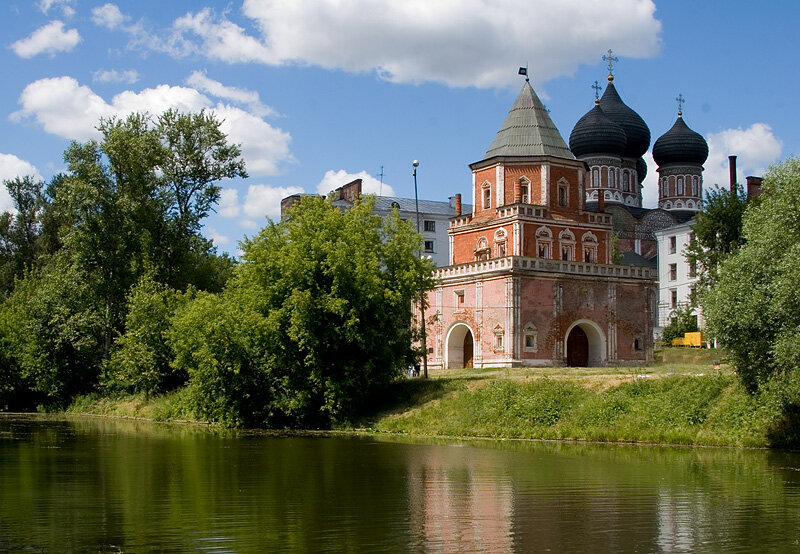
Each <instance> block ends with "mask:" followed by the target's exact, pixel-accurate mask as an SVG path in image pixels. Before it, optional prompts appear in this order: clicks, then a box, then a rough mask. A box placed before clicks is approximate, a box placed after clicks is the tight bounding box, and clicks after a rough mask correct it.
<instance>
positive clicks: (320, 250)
mask: <svg viewBox="0 0 800 554" xmlns="http://www.w3.org/2000/svg"><path fill="white" fill-rule="evenodd" d="M373 203H374V200H372V199H369V198H367V199H365V200H359V201H357V202H356V203H355V205H354V206H353V207H352V208H350V209H348V210H347V211H342V210H340V209H338V208H337V207H335V206H333V204H332V202H331V201H330V200H325V199H322V198H319V197H306V198H303V199H302V201H301V202H300V203H299V204H298V205H296V206H295V207H293V208H292V209H290V210H289V211H288V213H287V217H286V219H285V220H284V221H283V222H281V223H272V222H271V223H269V224H268V225H267V227H266V228H264V229H263V230H262V231H261V232H260V233H259V234H258V235H257V236H256V237H254V238H252V239H249V240H246V241H244V244H243V250H244V255H243V258H244V262H243V263H242V264H241V265H240V266H239V267H238V268H237V270H236V275H235V277H234V278H233V279H232V280H231V281H230V282H229V284H228V286H227V288H226V290H225V292H224V293H223V294H222V295H220V296H219V297H216V298H214V299H213V300H212V299H209V298H208V297H204V299H203V300H202V301H200V302H196V303H193V305H192V306H191V307H190V308H189V310H187V312H186V314H185V315H184V316H182V317H180V318H178V320H177V321H176V325H175V328H174V329H173V331H172V334H171V335H170V337H171V339H170V340H171V343H172V345H173V348H174V349H175V351H176V362H175V364H176V367H178V368H181V369H185V370H186V371H187V373H188V374H189V376H190V381H189V387H190V390H191V391H192V395H191V397H192V398H194V399H195V402H196V405H195V409H196V410H197V411H198V412H200V413H203V414H207V415H214V414H219V415H220V416H221V417H225V418H226V419H227V420H232V421H245V422H248V423H252V424H266V425H276V426H300V427H318V426H329V425H330V424H331V423H332V422H334V421H340V420H347V419H350V418H352V417H353V416H354V415H355V414H356V413H358V410H359V409H360V408H361V407H362V406H363V405H364V403H365V402H366V401H367V400H368V399H369V398H370V395H372V394H374V393H375V391H378V390H380V389H381V388H382V387H384V386H385V385H387V384H388V383H389V382H391V381H392V380H393V379H395V378H396V377H397V376H399V375H401V374H402V372H403V370H404V369H405V368H406V367H407V364H408V362H409V360H410V359H411V358H412V357H413V355H414V351H413V348H412V338H413V331H412V327H411V323H412V312H411V310H412V301H414V300H416V301H422V299H423V298H424V293H425V292H426V291H427V290H429V289H430V288H431V287H432V286H433V281H432V279H433V267H432V262H430V260H425V259H420V258H419V257H418V256H417V252H418V251H419V248H420V245H421V237H420V236H419V234H418V233H416V232H415V231H414V230H413V229H412V228H411V225H410V224H409V223H407V222H404V221H402V220H400V218H399V216H398V215H397V213H396V212H395V213H393V214H391V215H390V216H388V217H386V218H380V217H378V216H374V215H371V210H372V207H373ZM254 399H257V402H254ZM254 406H255V407H254ZM254 410H255V411H254Z"/></svg>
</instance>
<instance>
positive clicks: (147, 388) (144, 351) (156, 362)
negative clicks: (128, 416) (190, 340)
mask: <svg viewBox="0 0 800 554" xmlns="http://www.w3.org/2000/svg"><path fill="white" fill-rule="evenodd" d="M191 294H192V293H191V292H189V293H185V294H182V293H179V292H177V291H175V290H173V289H170V288H169V287H167V286H166V285H162V284H160V283H156V282H155V281H153V280H152V279H151V278H150V277H149V276H145V277H143V278H142V279H140V280H139V283H137V285H136V286H135V287H133V289H131V292H130V294H129V295H128V299H127V302H128V314H127V316H126V318H125V333H124V334H123V335H122V336H120V337H119V338H118V339H117V341H116V344H115V346H114V350H113V351H112V354H111V358H110V360H109V361H108V362H107V363H106V365H105V371H104V376H103V384H104V385H105V386H106V387H107V388H108V389H111V390H115V391H124V392H127V393H131V394H137V393H142V394H145V395H146V396H150V395H154V394H159V393H164V392H167V391H169V390H173V389H175V388H176V387H178V386H180V385H183V384H184V383H185V382H186V378H187V374H186V372H185V371H182V370H176V369H174V368H173V367H172V366H171V362H172V359H173V357H174V355H173V352H172V349H171V348H170V346H169V344H168V343H167V332H168V330H169V328H170V321H171V318H172V317H173V315H174V314H175V312H176V310H177V309H178V308H179V307H180V306H181V305H183V304H185V303H186V302H187V301H188V299H189V298H190V297H191Z"/></svg>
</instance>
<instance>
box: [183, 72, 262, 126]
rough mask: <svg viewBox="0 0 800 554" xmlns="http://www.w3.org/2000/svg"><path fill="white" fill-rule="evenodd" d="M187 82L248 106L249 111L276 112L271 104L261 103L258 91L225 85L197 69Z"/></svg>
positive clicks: (253, 112)
mask: <svg viewBox="0 0 800 554" xmlns="http://www.w3.org/2000/svg"><path fill="white" fill-rule="evenodd" d="M186 84H187V85H189V86H190V87H192V88H194V89H197V90H199V91H200V92H205V93H207V94H210V95H211V96H213V97H215V98H222V99H223V100H230V101H232V102H235V103H237V104H243V105H245V106H247V108H248V111H250V113H252V114H253V115H257V116H259V117H265V116H268V115H273V114H274V113H275V112H274V110H273V109H272V108H270V107H269V106H265V105H264V104H262V103H261V99H260V98H259V96H258V93H257V92H255V91H252V90H247V89H241V88H236V87H229V86H225V85H223V84H222V83H220V82H219V81H215V80H213V79H209V78H208V76H207V75H206V74H205V73H202V72H200V71H195V72H193V73H192V74H191V75H189V78H188V79H186Z"/></svg>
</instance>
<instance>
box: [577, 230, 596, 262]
mask: <svg viewBox="0 0 800 554" xmlns="http://www.w3.org/2000/svg"><path fill="white" fill-rule="evenodd" d="M581 243H582V244H583V261H584V262H587V263H597V237H596V236H595V234H594V233H592V232H591V231H587V232H586V233H584V234H583V236H582V237H581Z"/></svg>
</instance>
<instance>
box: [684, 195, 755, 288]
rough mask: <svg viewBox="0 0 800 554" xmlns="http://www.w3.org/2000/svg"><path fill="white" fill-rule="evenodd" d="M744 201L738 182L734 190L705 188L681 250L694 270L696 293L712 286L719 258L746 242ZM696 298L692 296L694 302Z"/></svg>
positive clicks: (745, 206)
mask: <svg viewBox="0 0 800 554" xmlns="http://www.w3.org/2000/svg"><path fill="white" fill-rule="evenodd" d="M747 204H748V199H747V195H746V194H745V193H744V190H743V189H742V187H740V186H738V185H737V186H736V187H735V188H734V189H733V190H730V189H723V188H720V187H715V188H713V189H711V190H709V191H707V192H706V197H705V201H704V203H703V210H702V211H701V212H699V213H698V214H697V215H696V216H695V220H694V221H695V222H694V224H693V225H692V238H691V240H690V241H689V245H688V247H687V249H686V251H685V252H684V255H685V256H686V260H687V261H688V262H689V265H690V266H692V267H695V268H696V270H697V275H698V284H697V287H696V288H695V291H696V292H695V294H697V295H700V296H702V294H703V293H704V292H705V291H708V290H710V289H711V288H712V287H713V286H714V283H716V281H717V278H718V273H719V267H720V264H721V263H722V261H723V260H724V259H725V258H726V257H728V256H729V255H730V254H731V253H733V252H736V251H737V250H738V249H739V248H741V246H742V245H743V244H744V243H745V238H744V235H743V234H742V218H743V216H744V212H745V209H746V208H747ZM698 300H699V299H698V298H692V301H693V302H695V303H696V302H697V301H698Z"/></svg>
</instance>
